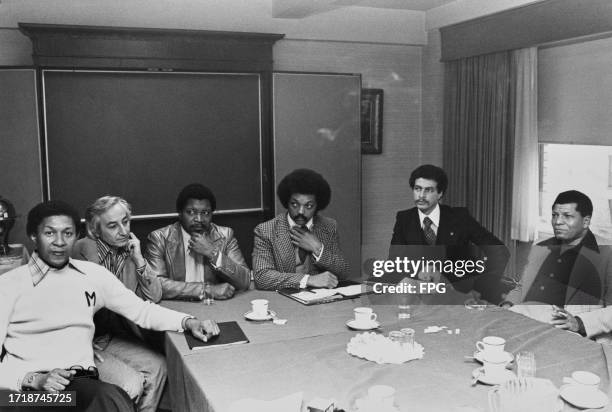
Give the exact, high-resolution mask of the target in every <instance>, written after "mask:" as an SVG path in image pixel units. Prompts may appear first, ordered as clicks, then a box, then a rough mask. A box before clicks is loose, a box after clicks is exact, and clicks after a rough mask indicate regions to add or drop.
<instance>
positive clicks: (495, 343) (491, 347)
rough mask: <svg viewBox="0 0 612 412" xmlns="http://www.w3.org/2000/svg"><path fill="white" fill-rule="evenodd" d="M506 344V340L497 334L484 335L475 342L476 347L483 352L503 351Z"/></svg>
mask: <svg viewBox="0 0 612 412" xmlns="http://www.w3.org/2000/svg"><path fill="white" fill-rule="evenodd" d="M505 346H506V340H505V339H504V338H500V337H499V336H486V337H484V338H482V340H479V341H478V342H476V349H478V350H479V351H480V352H482V353H483V354H485V353H503V352H504V347H505Z"/></svg>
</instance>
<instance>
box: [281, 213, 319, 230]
mask: <svg viewBox="0 0 612 412" xmlns="http://www.w3.org/2000/svg"><path fill="white" fill-rule="evenodd" d="M287 222H288V223H289V227H291V228H293V227H296V226H298V227H299V226H300V225H298V224H297V223H295V222H294V221H293V219H291V216H289V213H287ZM313 226H314V217H311V218H310V220H309V221H308V222H307V223H306V227H307V228H308V230H312V227H313Z"/></svg>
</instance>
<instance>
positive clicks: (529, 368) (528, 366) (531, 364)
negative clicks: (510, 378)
mask: <svg viewBox="0 0 612 412" xmlns="http://www.w3.org/2000/svg"><path fill="white" fill-rule="evenodd" d="M516 374H517V376H518V377H519V378H534V377H535V374H536V361H535V355H534V353H533V352H519V353H518V355H516Z"/></svg>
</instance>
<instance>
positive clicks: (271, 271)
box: [253, 169, 349, 290]
mask: <svg viewBox="0 0 612 412" xmlns="http://www.w3.org/2000/svg"><path fill="white" fill-rule="evenodd" d="M276 193H277V195H278V199H279V200H280V202H281V203H282V205H283V206H284V207H285V208H286V209H287V211H286V212H283V213H281V214H279V215H278V216H276V217H275V218H274V219H271V220H268V221H267V222H264V223H261V224H259V225H258V226H257V227H256V228H255V244H254V248H253V277H254V280H255V286H256V287H257V288H258V289H264V290H275V289H283V288H301V289H303V288H306V287H315V288H333V287H336V285H337V284H338V279H339V278H340V279H346V278H347V277H348V276H349V267H348V264H347V262H346V259H345V258H344V255H343V254H342V251H341V250H340V246H339V241H338V230H337V226H338V225H337V223H336V221H335V220H334V219H331V218H329V217H325V216H321V215H320V214H318V212H319V211H321V210H323V209H325V208H326V207H327V205H328V204H329V201H330V198H331V189H330V187H329V184H328V183H327V181H326V180H325V179H324V178H323V176H321V175H320V174H319V173H317V172H315V171H313V170H310V169H297V170H294V171H293V172H291V173H290V174H288V175H287V176H285V177H284V178H283V180H281V182H280V183H279V185H278V188H277V192H276Z"/></svg>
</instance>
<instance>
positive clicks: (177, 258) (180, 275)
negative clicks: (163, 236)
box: [166, 222, 185, 282]
mask: <svg viewBox="0 0 612 412" xmlns="http://www.w3.org/2000/svg"><path fill="white" fill-rule="evenodd" d="M166 256H167V258H168V271H169V272H170V278H172V279H174V280H180V281H183V282H184V281H185V248H184V247H183V231H182V230H181V224H180V222H176V223H175V224H173V225H172V227H171V228H170V233H169V234H168V245H167V248H166Z"/></svg>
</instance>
